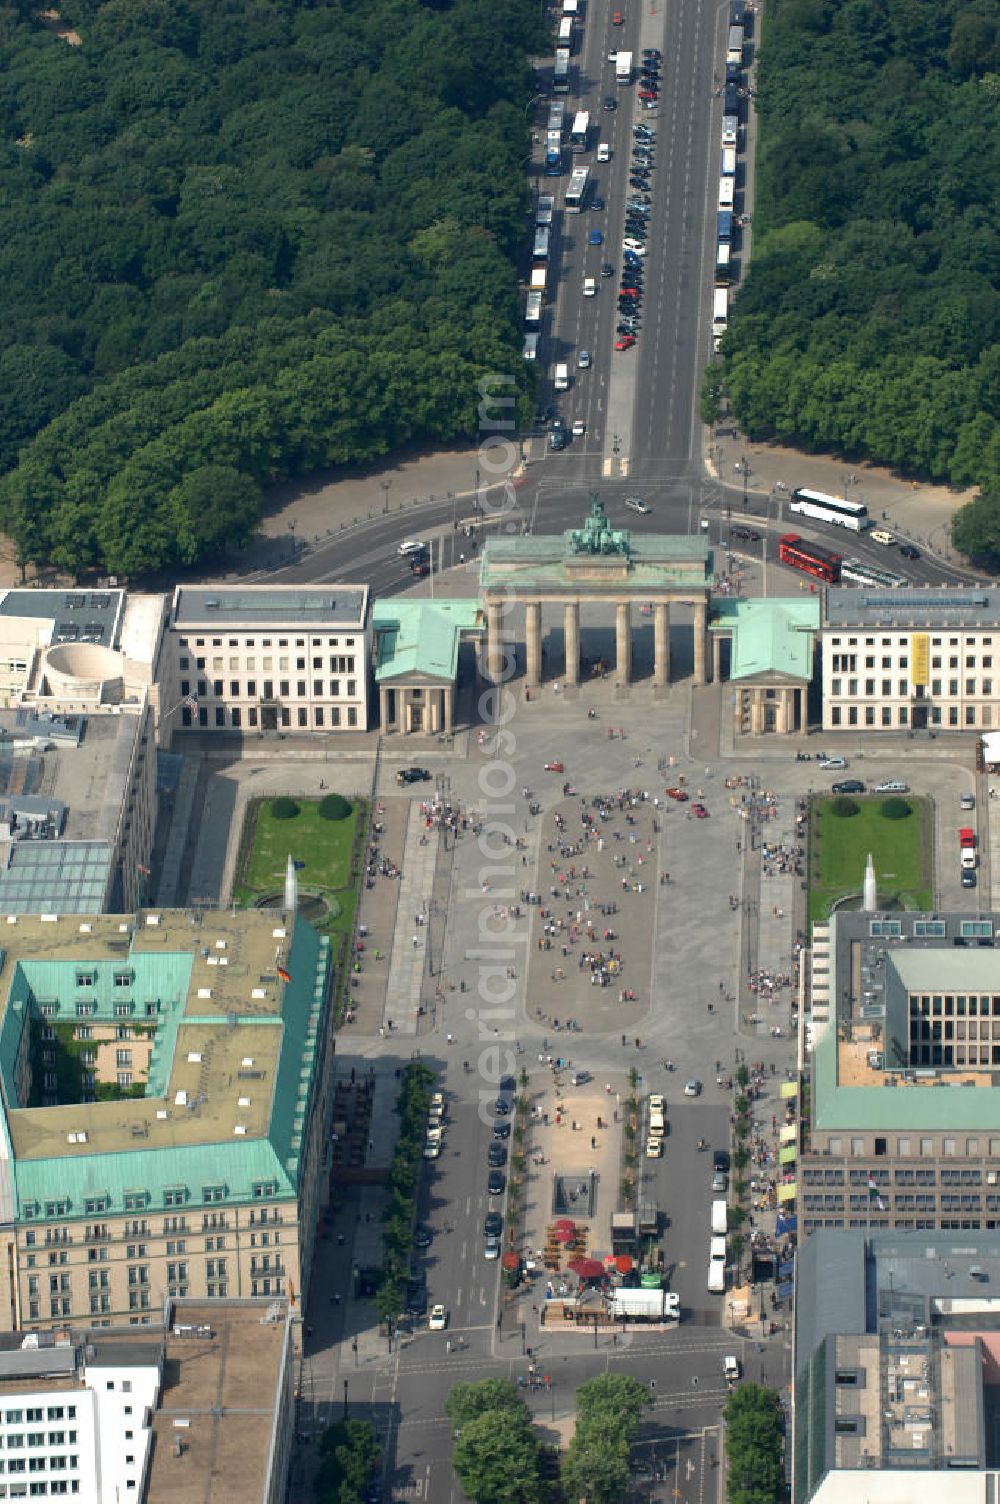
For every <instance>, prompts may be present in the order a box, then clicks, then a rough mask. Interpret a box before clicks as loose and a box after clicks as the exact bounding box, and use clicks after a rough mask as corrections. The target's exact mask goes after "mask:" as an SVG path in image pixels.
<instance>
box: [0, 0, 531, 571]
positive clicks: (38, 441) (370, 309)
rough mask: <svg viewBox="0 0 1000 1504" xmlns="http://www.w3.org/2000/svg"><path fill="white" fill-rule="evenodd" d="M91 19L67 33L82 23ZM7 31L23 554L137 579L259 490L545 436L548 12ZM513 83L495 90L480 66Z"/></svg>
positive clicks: (146, 14) (197, 541)
mask: <svg viewBox="0 0 1000 1504" xmlns="http://www.w3.org/2000/svg"><path fill="white" fill-rule="evenodd" d="M68 18H69V17H68ZM71 19H72V22H73V24H74V25H75V26H76V27H77V29H78V30H79V31H80V34H81V36H82V38H83V45H82V46H80V47H68V46H67V45H66V43H65V42H64V41H63V40H61V39H60V38H59V37H57V36H54V35H53V34H51V33H49V32H47V31H44V30H43V29H42V28H41V27H40V25H39V22H38V18H37V11H36V10H35V9H33V8H31V7H30V6H27V5H17V6H14V7H12V8H10V9H9V10H8V11H7V14H6V20H7V24H6V25H5V27H3V28H2V29H0V69H2V76H3V79H4V87H3V90H2V91H0V120H2V124H3V127H4V128H3V132H2V138H3V140H4V142H5V143H6V146H5V148H4V150H3V151H2V152H0V194H2V199H3V204H4V238H3V241H2V243H0V275H2V278H3V286H4V293H5V296H4V299H3V301H2V305H0V335H2V337H0V351H2V352H3V353H2V355H0V377H2V378H3V383H2V384H3V388H4V394H5V405H4V412H3V415H2V417H0V527H3V528H5V529H7V530H8V531H10V532H12V533H13V535H14V537H15V540H16V543H17V547H18V552H19V556H20V557H21V558H22V559H24V560H25V561H31V560H36V561H48V560H52V561H54V562H56V563H58V564H60V565H61V566H62V567H64V568H67V569H70V570H72V571H74V572H77V573H79V572H82V571H84V570H88V569H91V568H95V567H102V568H105V569H108V570H112V571H113V572H116V573H122V574H125V575H129V576H135V575H137V574H140V575H141V574H144V573H147V572H149V571H153V570H160V569H164V568H173V569H175V568H177V567H179V566H184V565H187V564H191V563H194V562H196V561H197V560H199V559H202V558H208V557H212V556H217V555H219V554H221V553H222V552H223V551H224V550H225V549H226V548H229V547H236V548H238V547H240V546H241V545H242V544H243V543H244V542H245V541H246V539H247V538H248V537H249V536H250V535H251V533H252V532H253V529H254V527H255V526H256V524H257V520H258V516H259V510H260V488H261V487H262V486H263V485H265V484H266V483H268V482H269V481H272V480H280V479H285V478H287V477H289V476H295V475H301V474H303V473H305V472H307V471H309V470H312V469H315V468H317V467H319V466H334V465H340V464H346V463H348V462H366V461H371V460H373V459H375V458H378V457H379V456H381V455H384V454H386V453H387V452H389V451H390V450H391V449H394V448H396V447H398V446H399V445H401V444H404V443H408V442H412V441H433V442H450V443H451V442H456V441H460V440H462V439H466V440H471V439H472V438H473V437H474V436H475V434H476V432H477V421H478V420H477V400H478V383H479V381H480V378H481V377H482V376H483V375H484V374H485V373H487V372H492V371H497V370H499V371H504V372H510V373H511V374H512V377H513V379H514V382H515V389H516V392H517V395H518V400H519V402H520V404H521V411H522V413H524V414H526V413H527V412H528V411H529V410H530V406H531V404H532V374H531V372H530V371H529V370H528V368H527V367H526V365H525V363H524V362H523V361H522V360H521V358H520V338H521V335H520V328H519V316H520V306H519V295H518V283H517V267H516V256H517V254H518V250H519V247H520V243H521V240H522V237H523V231H524V211H525V208H526V205H527V190H526V184H525V180H524V172H523V162H524V158H525V154H526V152H527V150H528V148H529V144H530V143H529V131H530V126H529V121H528V115H527V111H526V108H525V107H526V105H527V103H528V101H529V99H530V98H531V96H532V94H533V92H534V89H535V82H534V78H533V74H532V71H531V69H530V67H529V63H528V58H529V57H530V56H534V55H536V54H537V53H538V52H540V51H542V50H544V46H545V44H546V41H547V38H546V35H545V29H544V21H543V17H542V16H541V14H540V12H539V11H538V8H537V6H534V5H532V4H531V3H530V0H497V3H496V4H493V5H491V6H487V7H483V6H482V5H480V4H478V3H477V0H451V3H450V4H449V5H447V6H444V5H425V4H423V3H422V0H372V3H371V4H370V5H368V6H366V7H361V8H358V7H351V6H346V5H345V4H344V0H318V3H317V4H309V5H305V4H301V3H295V0H293V3H291V4H289V5H286V6H284V7H281V8H279V9H275V8H274V7H260V6H256V5H254V4H251V3H249V0H232V3H230V4H228V5H227V6H224V7H223V8H222V9H220V8H219V6H217V5H212V4H210V3H209V0H138V3H136V4H132V3H127V0H103V3H98V0H76V4H75V9H74V11H73V13H72V17H71ZM484 57H488V58H489V59H490V60H491V61H490V66H489V68H487V69H484V68H483V66H482V59H483V58H484Z"/></svg>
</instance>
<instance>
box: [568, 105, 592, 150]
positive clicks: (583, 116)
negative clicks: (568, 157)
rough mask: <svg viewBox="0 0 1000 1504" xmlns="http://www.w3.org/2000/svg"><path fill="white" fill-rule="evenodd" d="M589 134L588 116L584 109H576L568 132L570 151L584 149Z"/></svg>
mask: <svg viewBox="0 0 1000 1504" xmlns="http://www.w3.org/2000/svg"><path fill="white" fill-rule="evenodd" d="M589 136H590V116H589V114H588V113H587V111H586V110H578V111H577V113H576V115H574V117H573V124H572V125H571V126H570V132H569V149H570V151H586V150H587V140H588V138H589Z"/></svg>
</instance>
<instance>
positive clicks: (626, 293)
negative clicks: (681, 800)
mask: <svg viewBox="0 0 1000 1504" xmlns="http://www.w3.org/2000/svg"><path fill="white" fill-rule="evenodd" d="M618 296H619V297H620V298H637V297H638V296H639V289H638V288H637V287H620V288H619V289H618Z"/></svg>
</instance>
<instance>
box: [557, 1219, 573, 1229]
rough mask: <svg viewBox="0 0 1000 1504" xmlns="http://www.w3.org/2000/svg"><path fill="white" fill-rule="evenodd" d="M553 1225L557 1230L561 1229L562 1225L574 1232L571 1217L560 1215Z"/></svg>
mask: <svg viewBox="0 0 1000 1504" xmlns="http://www.w3.org/2000/svg"><path fill="white" fill-rule="evenodd" d="M555 1226H556V1231H557V1232H558V1231H561V1229H562V1228H564V1227H568V1228H569V1230H570V1232H576V1223H575V1222H574V1221H573V1219H572V1217H560V1218H559V1221H558V1222H557V1223H556V1224H555Z"/></svg>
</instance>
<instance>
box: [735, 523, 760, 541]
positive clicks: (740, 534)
mask: <svg viewBox="0 0 1000 1504" xmlns="http://www.w3.org/2000/svg"><path fill="white" fill-rule="evenodd" d="M733 537H734V538H739V539H740V541H741V542H743V543H759V542H760V533H758V532H756V531H755V530H754V529H753V528H752V527H734V528H733Z"/></svg>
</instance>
